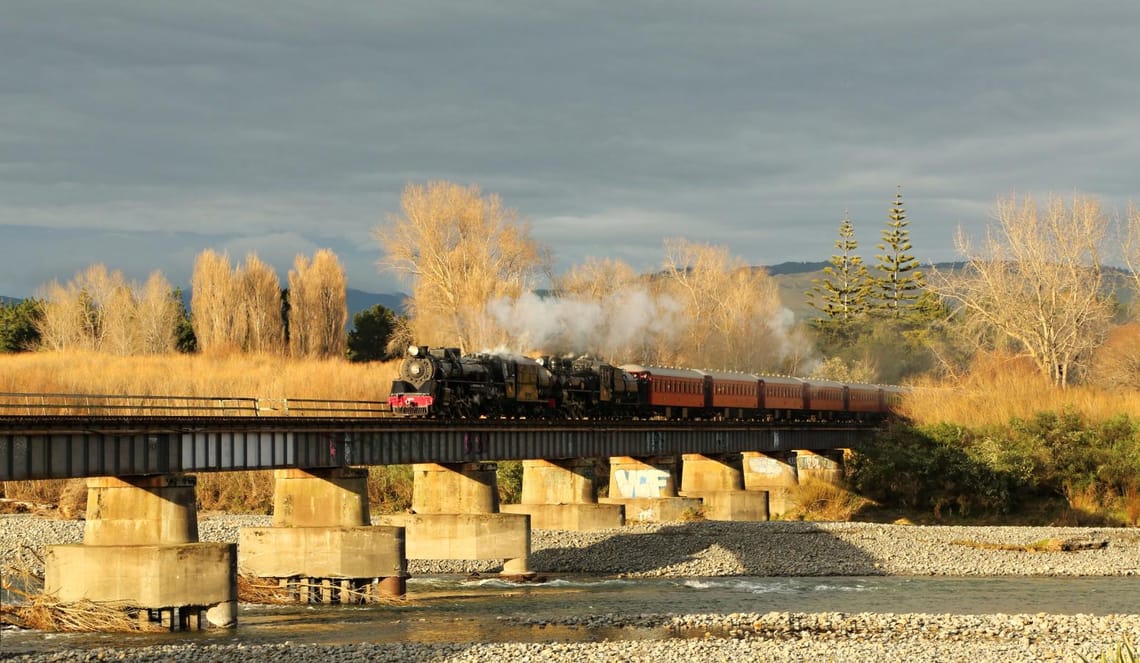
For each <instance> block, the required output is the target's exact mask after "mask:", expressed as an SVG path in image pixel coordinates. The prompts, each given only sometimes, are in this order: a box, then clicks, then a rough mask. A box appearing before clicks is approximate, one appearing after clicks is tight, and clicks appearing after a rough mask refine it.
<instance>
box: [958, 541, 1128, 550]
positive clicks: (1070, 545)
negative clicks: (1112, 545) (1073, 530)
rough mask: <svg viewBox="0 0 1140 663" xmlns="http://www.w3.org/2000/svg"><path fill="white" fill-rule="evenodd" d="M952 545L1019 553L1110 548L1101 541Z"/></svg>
mask: <svg viewBox="0 0 1140 663" xmlns="http://www.w3.org/2000/svg"><path fill="white" fill-rule="evenodd" d="M950 543H952V544H954V545H958V546H966V547H968V548H980V549H982V550H1013V551H1017V552H1078V551H1081V550H1104V549H1105V548H1107V547H1108V541H1107V540H1106V539H1101V540H1098V541H1089V540H1080V539H1042V540H1041V541H1034V542H1033V543H1029V544H1025V545H1021V544H1013V543H991V542H988V541H967V540H962V539H959V540H956V541H951V542H950Z"/></svg>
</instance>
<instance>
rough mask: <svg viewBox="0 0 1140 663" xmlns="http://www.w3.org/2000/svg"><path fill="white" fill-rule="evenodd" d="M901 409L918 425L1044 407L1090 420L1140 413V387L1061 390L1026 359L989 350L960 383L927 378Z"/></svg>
mask: <svg viewBox="0 0 1140 663" xmlns="http://www.w3.org/2000/svg"><path fill="white" fill-rule="evenodd" d="M900 412H901V414H902V415H903V416H904V417H906V418H908V419H910V420H911V421H912V422H914V423H915V424H916V425H919V426H926V425H934V424H940V423H954V424H959V425H963V426H967V427H971V428H979V427H985V426H1002V425H1006V424H1008V423H1009V422H1010V421H1013V420H1016V419H1021V420H1024V419H1029V418H1031V417H1032V416H1034V415H1035V414H1037V413H1039V412H1074V413H1076V414H1078V415H1081V417H1082V418H1083V419H1084V420H1085V421H1088V422H1090V423H1094V424H1095V423H1099V422H1103V421H1106V420H1108V419H1111V418H1113V417H1115V416H1118V415H1120V414H1121V413H1136V412H1140V392H1136V391H1128V390H1113V391H1109V390H1105V389H1098V388H1095V387H1083V386H1079V387H1069V388H1067V389H1061V388H1059V387H1055V386H1053V385H1052V384H1050V383H1049V381H1048V380H1046V379H1044V378H1043V377H1041V375H1040V373H1039V372H1037V370H1036V369H1035V368H1034V367H1033V366H1032V364H1031V363H1030V362H1028V361H1027V360H1026V359H1024V358H1018V357H1009V356H1001V355H984V356H981V357H979V358H978V360H977V361H975V363H974V366H973V368H972V370H971V371H970V373H969V374H968V375H965V376H963V377H962V378H961V379H959V380H958V381H956V382H954V383H934V382H926V383H922V384H919V385H917V386H916V387H915V388H914V389H913V390H912V391H911V393H909V394H908V395H907V396H906V397H905V398H904V399H903V403H902V406H901V408H900Z"/></svg>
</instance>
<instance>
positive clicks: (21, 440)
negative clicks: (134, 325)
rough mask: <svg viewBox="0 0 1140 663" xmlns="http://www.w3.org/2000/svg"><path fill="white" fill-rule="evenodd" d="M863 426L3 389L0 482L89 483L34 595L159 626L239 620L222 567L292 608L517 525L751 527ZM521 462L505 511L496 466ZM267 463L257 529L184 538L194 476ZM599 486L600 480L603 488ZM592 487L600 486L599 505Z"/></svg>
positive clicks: (827, 474) (373, 585)
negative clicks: (73, 528)
mask: <svg viewBox="0 0 1140 663" xmlns="http://www.w3.org/2000/svg"><path fill="white" fill-rule="evenodd" d="M873 432H874V429H873V427H871V426H869V425H866V424H862V425H860V424H851V423H847V424H837V423H828V422H798V423H789V422H732V421H701V422H691V421H688V422H679V421H656V420H646V421H606V420H561V421H553V420H523V419H515V420H508V419H476V420H470V419H467V420H453V421H444V420H416V419H405V418H399V417H393V416H391V414H390V413H389V412H387V411H386V404H381V403H374V402H360V401H327V400H320V401H318V400H279V401H265V400H258V399H229V398H225V399H223V398H218V399H213V398H174V397H161V398H156V397H144V396H76V395H66V394H0V480H3V481H13V480H41V479H61V478H87V486H88V488H87V489H88V502H87V504H88V506H87V519H86V523H85V529H84V540H83V543H82V544H80V545H60V546H52V547H50V548H49V549H48V551H47V556H46V559H45V565H46V578H45V590H46V591H48V592H51V593H55V594H56V595H57V596H58V597H59V598H60V599H61V600H65V601H67V600H80V599H88V600H97V601H120V602H124V603H126V604H130V605H132V606H136V607H137V608H139V609H140V612H139V614H140V617H141V618H146V619H151V620H161V621H162V622H163V623H164V624H165V625H167V626H169V627H170V628H174V629H178V628H204V627H205V626H207V625H208V624H213V625H232V624H234V623H235V622H236V605H237V603H236V602H237V589H236V588H237V577H238V575H239V574H240V575H242V576H245V577H252V578H258V579H260V581H261V582H264V583H268V584H270V585H273V586H276V587H279V588H280V592H282V593H283V594H286V595H288V596H289V597H291V598H293V599H294V600H298V601H317V602H350V601H369V600H374V599H375V598H378V597H381V596H392V595H402V594H403V593H404V584H405V579H406V577H407V571H406V569H407V561H406V560H407V559H409V558H410V559H466V560H472V559H474V560H484V559H492V560H503V574H504V575H506V576H524V577H525V576H527V575H530V574H531V570H530V569H529V567H528V566H527V558H528V556H529V553H530V529H531V527H537V528H551V529H577V530H590V529H605V528H610V527H617V526H620V525H621V524H622V523H624V522H625V521H626V519H630V520H641V521H663V520H676V519H679V518H681V517H683V516H684V515H686V514H690V513H697V512H699V513H703V514H704V516H705V517H706V518H709V519H716V520H766V519H767V518H768V517H769V516H770V515H778V514H780V513H783V511H784V509H785V508H786V501H785V498H786V496H787V494H788V492H789V490H790V488H792V487H793V486H794V485H795V484H796V482H797V481H799V480H802V479H804V478H807V477H811V476H813V475H814V476H817V477H820V478H823V479H825V480H827V479H829V478H832V477H834V476H835V475H836V474H837V473H838V472H840V471H841V463H842V457H843V452H844V450H845V449H850V448H853V447H857V446H858V445H859V444H860V443H861V442H862V441H863V440H865V439H867V438H868V436H870V435H871V434H872V433H873ZM507 460H520V461H522V463H523V485H522V500H521V503H520V504H510V505H507V504H503V505H500V504H499V501H498V490H497V485H496V465H495V463H496V461H507ZM390 464H411V465H412V466H413V477H414V479H413V481H414V484H413V498H412V508H411V510H410V512H409V513H405V514H398V515H394V516H382V517H380V518H378V519H376V520H377V521H376V522H373V519H372V518H371V516H370V515H369V508H368V499H367V488H366V477H367V470H366V468H367V467H368V466H372V465H390ZM255 469H265V470H274V476H275V484H274V505H273V520H272V526H271V527H264V528H247V529H244V530H242V531H241V533H240V536H239V541H238V544H237V545H236V546H235V545H234V544H224V543H206V542H200V541H199V539H198V527H197V511H196V497H195V481H196V479H195V475H196V474H197V473H201V472H227V471H244V470H255ZM603 480H604V481H605V483H604V486H605V488H604V489H603V490H602V491H599V490H598V485H597V484H598V483H600V482H602V481H603ZM599 492H604V493H606V494H605V495H604V496H602V497H598V493H599Z"/></svg>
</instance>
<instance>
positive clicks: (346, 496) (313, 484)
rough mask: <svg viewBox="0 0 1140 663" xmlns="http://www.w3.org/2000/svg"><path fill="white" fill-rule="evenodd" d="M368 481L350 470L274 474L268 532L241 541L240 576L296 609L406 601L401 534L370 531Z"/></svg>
mask: <svg viewBox="0 0 1140 663" xmlns="http://www.w3.org/2000/svg"><path fill="white" fill-rule="evenodd" d="M367 478H368V472H367V471H365V470H360V469H355V468H335V469H322V470H315V469H309V470H292V469H291V470H276V471H274V486H273V526H272V527H246V528H242V529H241V531H240V532H239V533H238V568H239V570H240V571H241V574H242V575H243V576H247V577H254V578H260V579H263V580H269V581H270V582H275V583H276V584H277V585H278V587H280V592H279V595H281V596H283V597H286V598H288V599H289V600H294V601H298V602H301V603H368V602H372V601H376V600H378V599H381V598H386V597H398V596H403V595H404V593H405V589H406V585H407V577H408V572H407V568H408V565H407V559H406V558H405V555H404V548H405V546H404V530H403V529H402V528H400V527H373V526H371V524H370V518H369V515H368V487H367Z"/></svg>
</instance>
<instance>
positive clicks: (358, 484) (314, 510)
mask: <svg viewBox="0 0 1140 663" xmlns="http://www.w3.org/2000/svg"><path fill="white" fill-rule="evenodd" d="M369 522H370V520H369V517H368V472H367V471H365V470H358V469H354V468H334V469H328V470H274V472H273V526H274V527H363V526H366V525H368V524H369Z"/></svg>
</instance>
